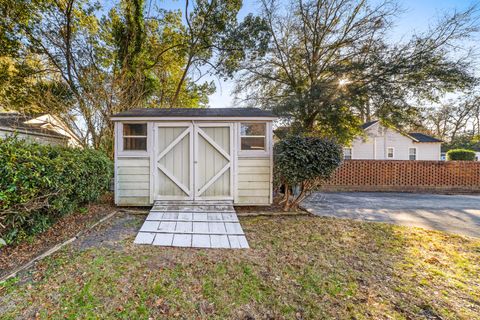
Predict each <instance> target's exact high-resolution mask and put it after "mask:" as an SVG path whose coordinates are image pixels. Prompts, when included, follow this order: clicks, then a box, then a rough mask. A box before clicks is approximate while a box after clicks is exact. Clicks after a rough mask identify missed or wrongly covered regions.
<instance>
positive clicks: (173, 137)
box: [112, 108, 275, 206]
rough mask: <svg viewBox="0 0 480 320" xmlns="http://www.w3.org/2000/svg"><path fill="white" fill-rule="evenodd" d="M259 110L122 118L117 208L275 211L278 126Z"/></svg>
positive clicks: (117, 119)
mask: <svg viewBox="0 0 480 320" xmlns="http://www.w3.org/2000/svg"><path fill="white" fill-rule="evenodd" d="M273 120H275V116H274V115H273V114H272V113H271V112H269V111H265V110H261V109H256V108H215V109H213V108H212V109H180V108H178V109H153V108H149V109H134V110H128V111H124V112H120V113H117V114H115V115H114V116H113V117H112V121H114V124H115V203H116V204H117V205H121V206H147V205H152V204H153V203H154V202H155V201H156V200H192V201H193V200H231V201H233V203H234V204H235V205H269V204H271V203H272V163H273V161H272V145H273V142H272V122H273Z"/></svg>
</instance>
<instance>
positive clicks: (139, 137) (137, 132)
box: [123, 123, 147, 151]
mask: <svg viewBox="0 0 480 320" xmlns="http://www.w3.org/2000/svg"><path fill="white" fill-rule="evenodd" d="M123 150H125V151H146V150H147V124H146V123H124V124H123Z"/></svg>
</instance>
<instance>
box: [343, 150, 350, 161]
mask: <svg viewBox="0 0 480 320" xmlns="http://www.w3.org/2000/svg"><path fill="white" fill-rule="evenodd" d="M343 159H345V160H352V148H343Z"/></svg>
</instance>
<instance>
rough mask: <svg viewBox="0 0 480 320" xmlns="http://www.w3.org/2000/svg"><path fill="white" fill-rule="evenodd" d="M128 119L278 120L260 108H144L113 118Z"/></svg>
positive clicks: (115, 115)
mask: <svg viewBox="0 0 480 320" xmlns="http://www.w3.org/2000/svg"><path fill="white" fill-rule="evenodd" d="M127 117H152V118H156V117H165V118H172V117H173V118H175V117H178V118H184V117H187V118H189V117H191V118H202V117H239V118H243V117H245V118H276V116H275V115H274V114H273V113H272V112H271V111H267V110H262V109H258V108H143V109H132V110H127V111H122V112H119V113H116V114H114V115H113V116H112V118H127Z"/></svg>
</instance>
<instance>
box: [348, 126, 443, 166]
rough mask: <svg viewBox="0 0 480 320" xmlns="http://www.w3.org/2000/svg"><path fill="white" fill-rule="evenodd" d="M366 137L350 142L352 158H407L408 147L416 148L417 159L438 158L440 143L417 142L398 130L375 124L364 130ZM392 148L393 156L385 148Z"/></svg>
mask: <svg viewBox="0 0 480 320" xmlns="http://www.w3.org/2000/svg"><path fill="white" fill-rule="evenodd" d="M365 133H366V137H362V138H357V139H355V140H354V142H353V143H352V159H374V160H386V159H387V160H409V149H410V148H416V149H417V160H440V147H441V143H439V142H437V143H424V142H422V143H419V142H415V141H414V140H412V139H411V138H409V137H407V136H405V135H403V134H401V133H400V132H398V131H396V130H394V129H390V128H385V127H383V126H381V125H379V124H375V125H373V126H372V127H370V128H368V129H367V130H366V132H365ZM388 148H393V150H394V156H393V158H387V149H388Z"/></svg>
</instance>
